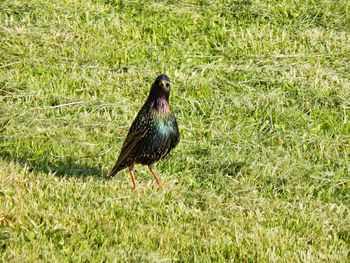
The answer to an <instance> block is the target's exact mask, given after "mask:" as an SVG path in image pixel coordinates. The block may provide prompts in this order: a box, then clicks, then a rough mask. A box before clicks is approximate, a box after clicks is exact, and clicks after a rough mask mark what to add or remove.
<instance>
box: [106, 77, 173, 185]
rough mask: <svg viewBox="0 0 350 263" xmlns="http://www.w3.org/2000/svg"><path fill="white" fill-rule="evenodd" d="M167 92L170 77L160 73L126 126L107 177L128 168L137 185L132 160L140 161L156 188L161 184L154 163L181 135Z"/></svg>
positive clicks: (163, 155) (168, 92)
mask: <svg viewBox="0 0 350 263" xmlns="http://www.w3.org/2000/svg"><path fill="white" fill-rule="evenodd" d="M169 95H170V79H169V77H168V76H167V75H164V74H162V75H159V76H158V77H157V78H156V80H155V81H154V83H153V85H152V87H151V90H150V93H149V95H148V98H147V100H146V102H145V104H144V105H143V106H142V108H141V110H140V111H139V113H138V114H137V116H136V118H135V120H134V121H133V123H132V125H131V127H130V129H129V132H128V135H127V137H126V139H125V141H124V143H123V146H122V149H121V152H120V155H119V157H118V160H117V162H116V164H115V166H114V167H113V169H112V171H111V172H110V174H109V177H111V176H114V175H115V174H116V173H118V172H119V171H120V170H122V169H124V168H126V167H129V169H130V175H131V177H132V180H133V185H134V188H136V186H137V184H136V180H135V177H134V173H133V170H134V165H135V163H140V164H144V165H148V167H149V169H150V171H151V172H152V174H153V176H154V177H155V179H156V180H157V184H158V187H159V188H161V187H162V184H161V183H160V181H159V179H158V177H157V175H156V172H155V170H154V167H153V164H154V163H155V162H157V161H159V160H160V159H162V158H164V157H165V156H166V155H167V154H168V153H169V152H170V151H171V150H172V149H173V148H175V146H176V145H177V144H178V142H179V138H180V134H179V129H178V125H177V122H176V118H175V116H174V115H173V113H172V112H171V110H170V105H169Z"/></svg>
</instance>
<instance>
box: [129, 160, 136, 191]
mask: <svg viewBox="0 0 350 263" xmlns="http://www.w3.org/2000/svg"><path fill="white" fill-rule="evenodd" d="M134 167H135V163H133V164H132V165H131V166H130V167H129V171H130V176H131V180H132V184H133V186H134V190H135V189H136V188H137V182H136V179H135V175H134Z"/></svg>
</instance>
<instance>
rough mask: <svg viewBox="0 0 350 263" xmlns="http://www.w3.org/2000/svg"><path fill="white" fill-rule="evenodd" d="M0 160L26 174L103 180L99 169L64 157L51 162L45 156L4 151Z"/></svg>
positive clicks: (102, 172)
mask: <svg viewBox="0 0 350 263" xmlns="http://www.w3.org/2000/svg"><path fill="white" fill-rule="evenodd" d="M0 158H2V159H3V160H5V161H7V162H13V163H15V164H16V165H19V166H21V167H23V168H25V170H26V172H28V173H31V172H41V173H46V174H52V175H54V176H57V177H72V178H86V177H94V178H96V179H103V178H104V176H103V175H104V171H103V169H102V168H101V167H91V166H89V165H85V164H80V163H78V162H77V161H76V160H74V159H72V158H71V157H66V158H65V159H64V160H60V161H53V160H50V159H49V158H48V157H47V156H45V155H43V156H40V157H35V158H34V157H31V156H30V154H23V155H20V154H18V155H17V154H16V155H12V154H9V153H8V152H6V151H0Z"/></svg>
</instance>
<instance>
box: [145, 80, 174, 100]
mask: <svg viewBox="0 0 350 263" xmlns="http://www.w3.org/2000/svg"><path fill="white" fill-rule="evenodd" d="M169 95H170V79H169V77H168V76H167V75H165V74H160V75H159V76H158V77H157V78H156V80H155V81H154V82H153V84H152V87H151V92H150V96H151V97H153V98H160V97H163V98H165V99H166V100H168V99H169Z"/></svg>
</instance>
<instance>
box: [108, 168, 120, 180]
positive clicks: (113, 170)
mask: <svg viewBox="0 0 350 263" xmlns="http://www.w3.org/2000/svg"><path fill="white" fill-rule="evenodd" d="M120 170H121V169H120V168H119V166H117V165H115V166H114V167H113V169H112V170H111V171H110V172H109V174H108V176H107V178H111V177H113V176H115V175H116V174H117V173H118V172H119V171H120Z"/></svg>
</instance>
